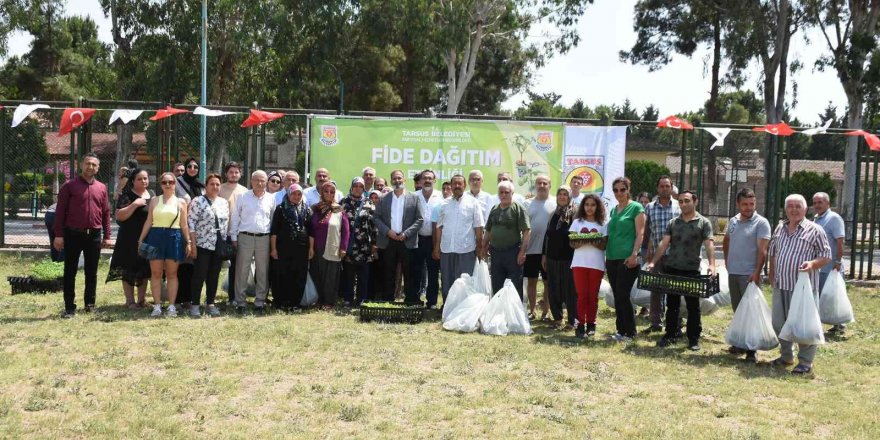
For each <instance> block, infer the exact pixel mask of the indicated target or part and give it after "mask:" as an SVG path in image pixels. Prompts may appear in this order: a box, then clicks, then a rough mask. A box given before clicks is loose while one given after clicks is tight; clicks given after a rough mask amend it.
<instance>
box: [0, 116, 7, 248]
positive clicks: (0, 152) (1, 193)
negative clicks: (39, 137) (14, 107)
mask: <svg viewBox="0 0 880 440" xmlns="http://www.w3.org/2000/svg"><path fill="white" fill-rule="evenodd" d="M0 176H3V178H2V179H0V215H2V216H3V221H2V222H0V246H4V245H6V109H5V108H0Z"/></svg>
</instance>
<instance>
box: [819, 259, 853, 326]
mask: <svg viewBox="0 0 880 440" xmlns="http://www.w3.org/2000/svg"><path fill="white" fill-rule="evenodd" d="M819 317H820V318H821V319H822V322H823V323H825V324H831V325H840V324H846V323H848V322H853V321H855V316H853V309H852V304H851V303H850V302H849V297H848V296H847V295H846V283H845V282H844V281H843V275H841V273H840V271H838V270H833V271H831V273H830V274H828V280H826V281H825V286H824V287H822V295H821V296H820V297H819Z"/></svg>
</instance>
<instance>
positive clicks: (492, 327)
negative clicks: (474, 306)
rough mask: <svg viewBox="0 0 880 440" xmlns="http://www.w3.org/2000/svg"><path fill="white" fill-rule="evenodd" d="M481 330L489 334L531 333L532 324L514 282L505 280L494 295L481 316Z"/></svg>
mask: <svg viewBox="0 0 880 440" xmlns="http://www.w3.org/2000/svg"><path fill="white" fill-rule="evenodd" d="M480 328H481V329H480V331H482V332H483V333H486V334H489V335H499V336H503V335H507V334H517V335H530V334H532V324H531V323H529V317H528V315H527V314H526V308H525V306H523V302H522V299H521V298H520V295H519V292H517V290H516V287H513V282H511V281H510V280H504V287H502V288H501V290H499V291H498V293H496V294H495V296H494V297H492V300H491V301H489V305H488V306H486V308H485V309H484V310H483V316H481V317H480Z"/></svg>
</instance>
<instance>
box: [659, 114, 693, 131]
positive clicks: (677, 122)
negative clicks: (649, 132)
mask: <svg viewBox="0 0 880 440" xmlns="http://www.w3.org/2000/svg"><path fill="white" fill-rule="evenodd" d="M657 128H675V129H677V130H693V129H694V126H693V125H691V124H690V123H688V121H685V120H684V119H681V118H679V117H678V116H667V117H666V118H665V119H661V120H659V121H657Z"/></svg>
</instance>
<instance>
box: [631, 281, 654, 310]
mask: <svg viewBox="0 0 880 440" xmlns="http://www.w3.org/2000/svg"><path fill="white" fill-rule="evenodd" d="M637 286H638V283H637V282H636V283H633V286H632V289H631V290H630V291H629V299H630V300H631V301H632V303H633V306H638V307H651V291H650V290H642V289H639V288H638V287H637Z"/></svg>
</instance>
